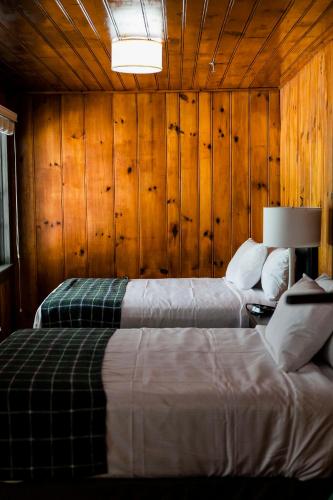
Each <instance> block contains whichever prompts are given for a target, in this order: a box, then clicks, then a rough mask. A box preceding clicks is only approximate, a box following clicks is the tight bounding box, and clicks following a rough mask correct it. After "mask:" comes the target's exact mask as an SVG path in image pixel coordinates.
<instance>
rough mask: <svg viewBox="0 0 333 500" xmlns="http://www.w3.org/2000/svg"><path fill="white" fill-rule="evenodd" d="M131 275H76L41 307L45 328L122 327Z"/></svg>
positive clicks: (52, 293) (53, 293)
mask: <svg viewBox="0 0 333 500" xmlns="http://www.w3.org/2000/svg"><path fill="white" fill-rule="evenodd" d="M127 283H128V278H72V279H68V280H66V281H64V282H63V283H62V284H61V285H60V286H59V287H58V288H56V289H55V290H54V291H53V292H51V293H50V295H49V296H48V297H46V299H45V300H44V302H43V303H42V306H41V318H42V327H43V328H53V327H70V328H71V327H73V328H76V327H110V328H119V326H120V318H121V303H122V300H123V298H124V295H125V291H126V286H127Z"/></svg>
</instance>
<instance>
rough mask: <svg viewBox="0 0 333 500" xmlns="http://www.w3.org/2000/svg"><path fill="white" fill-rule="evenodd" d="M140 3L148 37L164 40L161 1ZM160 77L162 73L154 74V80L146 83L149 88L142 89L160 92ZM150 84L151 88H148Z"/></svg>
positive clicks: (148, 0)
mask: <svg viewBox="0 0 333 500" xmlns="http://www.w3.org/2000/svg"><path fill="white" fill-rule="evenodd" d="M140 2H141V10H142V15H143V19H144V23H145V27H146V34H147V37H148V38H155V39H160V40H163V33H164V32H163V6H162V2H161V0H140ZM162 56H163V54H162ZM162 65H163V60H162ZM160 75H161V73H154V74H153V75H152V76H153V79H150V80H149V81H148V79H147V80H145V81H144V83H145V84H146V85H147V87H145V86H142V85H141V87H142V88H143V89H150V90H158V89H159V88H160V84H159V79H160ZM146 76H147V75H146ZM148 84H150V85H151V86H150V87H148Z"/></svg>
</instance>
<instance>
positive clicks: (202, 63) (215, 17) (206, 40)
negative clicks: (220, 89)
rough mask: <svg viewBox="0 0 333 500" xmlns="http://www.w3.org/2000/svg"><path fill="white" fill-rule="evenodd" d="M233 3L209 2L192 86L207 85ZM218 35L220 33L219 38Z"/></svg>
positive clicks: (217, 0)
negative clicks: (211, 66)
mask: <svg viewBox="0 0 333 500" xmlns="http://www.w3.org/2000/svg"><path fill="white" fill-rule="evenodd" d="M232 4H233V0H222V1H221V0H211V1H210V2H209V5H208V11H207V16H206V23H205V26H204V30H203V33H202V38H201V44H200V50H199V54H198V58H197V64H196V65H195V68H194V71H193V76H192V82H193V84H192V86H193V87H194V88H197V87H199V88H205V87H206V83H207V81H208V80H209V75H210V71H211V69H210V66H209V63H210V62H211V61H212V60H214V59H215V56H216V54H217V52H218V50H219V47H220V43H221V38H222V35H223V32H224V28H225V24H226V21H227V18H228V15H229V13H230V10H231V7H232ZM216 35H218V36H217V38H216Z"/></svg>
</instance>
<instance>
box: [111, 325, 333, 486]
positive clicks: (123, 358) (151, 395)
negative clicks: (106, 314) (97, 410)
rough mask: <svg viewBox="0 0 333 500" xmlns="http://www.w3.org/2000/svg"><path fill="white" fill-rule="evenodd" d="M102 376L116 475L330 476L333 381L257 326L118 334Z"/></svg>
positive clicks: (113, 474) (113, 469) (113, 470)
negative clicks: (271, 344) (287, 356)
mask: <svg viewBox="0 0 333 500" xmlns="http://www.w3.org/2000/svg"><path fill="white" fill-rule="evenodd" d="M102 377H103V383H104V388H105V391H106V395H107V444H108V470H109V475H110V476H112V477H162V476H175V477H177V476H193V475H203V476H212V475H217V476H225V475H248V476H270V475H284V476H290V477H297V478H300V479H310V478H313V477H317V476H322V477H325V476H328V475H331V474H332V471H333V453H332V443H333V398H332V393H333V380H332V378H330V377H327V375H325V372H323V371H321V370H320V368H319V367H318V366H316V365H315V364H313V363H309V364H308V365H306V366H305V367H303V368H302V369H301V370H299V371H298V372H297V373H284V372H282V371H281V370H279V369H278V368H277V367H276V365H275V363H274V361H273V360H272V358H271V357H270V355H269V354H268V352H267V351H266V350H265V347H264V345H263V343H262V341H261V339H260V336H259V334H258V333H257V331H256V330H251V329H196V328H186V329H179V328H178V329H160V330H153V329H149V328H143V329H132V330H130V329H128V330H121V331H119V330H118V331H117V332H116V333H115V334H114V336H113V337H112V338H111V339H110V341H109V343H108V346H107V349H106V353H105V357H104V362H103V373H102Z"/></svg>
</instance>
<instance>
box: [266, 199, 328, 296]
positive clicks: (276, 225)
mask: <svg viewBox="0 0 333 500" xmlns="http://www.w3.org/2000/svg"><path fill="white" fill-rule="evenodd" d="M320 229H321V208H312V207H297V208H292V207H269V208H267V207H265V208H264V227H263V235H264V237H263V243H264V245H265V246H267V247H284V248H289V287H290V286H291V285H292V284H293V283H294V279H295V250H294V249H295V248H310V247H318V246H319V245H320Z"/></svg>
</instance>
